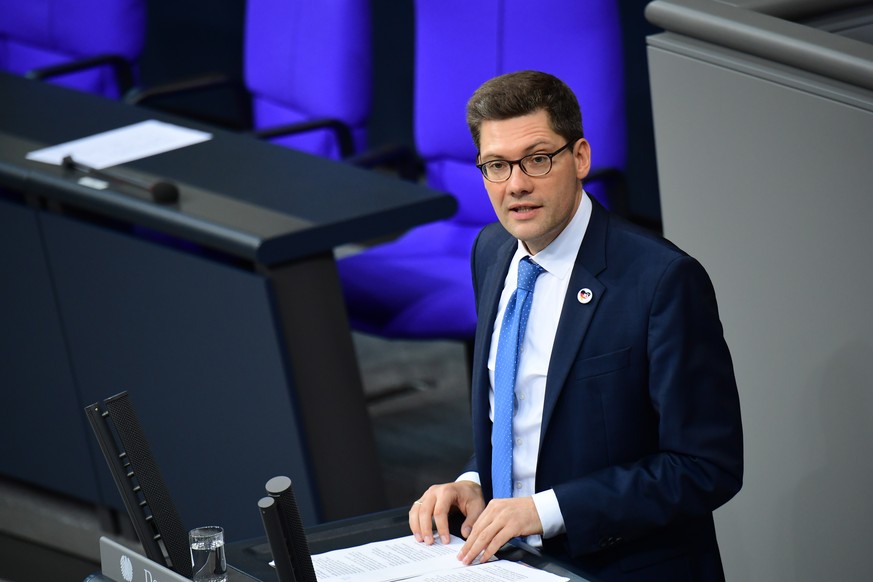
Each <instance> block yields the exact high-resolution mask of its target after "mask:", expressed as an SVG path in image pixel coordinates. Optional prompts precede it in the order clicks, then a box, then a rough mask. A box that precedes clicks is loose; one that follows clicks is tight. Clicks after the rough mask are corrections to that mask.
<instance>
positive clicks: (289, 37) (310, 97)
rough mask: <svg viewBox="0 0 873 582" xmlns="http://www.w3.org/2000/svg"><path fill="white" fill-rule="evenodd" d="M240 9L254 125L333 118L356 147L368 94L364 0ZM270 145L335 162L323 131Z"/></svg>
mask: <svg viewBox="0 0 873 582" xmlns="http://www.w3.org/2000/svg"><path fill="white" fill-rule="evenodd" d="M246 11H247V12H246V34H245V66H244V69H245V82H246V86H247V87H248V89H249V91H250V93H251V95H252V113H253V117H254V126H255V128H264V127H270V126H276V125H283V124H289V123H297V122H301V121H307V120H311V119H317V118H331V119H338V120H340V121H343V122H345V123H346V124H348V125H349V126H350V127H351V128H352V132H353V136H354V138H355V141H356V143H357V145H358V148H359V149H361V148H362V147H363V146H364V141H365V139H366V123H367V118H368V114H369V111H370V103H371V91H372V80H371V70H372V65H371V62H372V55H371V53H370V51H371V43H370V2H369V0H319V1H317V2H312V1H309V0H248V2H247V5H246ZM274 141H275V143H279V144H282V145H285V146H288V147H292V148H295V149H301V150H304V151H308V152H310V153H314V154H318V155H322V156H328V157H334V158H336V157H338V150H337V145H336V142H335V139H334V136H333V135H332V134H331V133H330V132H329V131H327V130H318V131H312V132H306V133H304V134H297V135H293V136H290V137H284V138H280V139H277V140H274Z"/></svg>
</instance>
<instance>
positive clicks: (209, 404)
mask: <svg viewBox="0 0 873 582" xmlns="http://www.w3.org/2000/svg"><path fill="white" fill-rule="evenodd" d="M41 221H42V225H43V231H44V233H45V241H46V251H47V256H48V261H49V264H50V265H51V269H52V272H53V273H54V278H55V285H56V287H57V290H58V296H59V303H60V309H61V314H62V317H63V321H64V326H65V329H66V334H67V339H68V342H69V345H70V352H71V353H70V355H71V359H72V361H73V371H74V374H75V378H76V381H77V384H78V386H79V390H80V392H81V399H82V401H83V402H95V401H98V400H101V399H103V398H106V397H108V396H110V395H112V394H115V393H117V392H120V391H122V390H127V391H128V392H129V393H130V395H131V399H132V401H133V404H134V406H135V407H136V410H137V414H138V416H139V418H140V422H141V423H142V426H143V430H144V431H145V433H146V436H147V437H148V440H149V443H150V444H151V447H152V450H153V452H154V454H155V459H156V461H157V463H158V466H159V467H160V469H161V473H162V475H163V477H164V480H165V481H166V483H167V487H168V489H169V490H170V491H171V492H172V495H173V498H174V500H175V503H176V506H177V507H178V508H179V511H180V514H181V518H182V521H183V523H184V524H185V526H186V527H189V528H190V527H195V526H198V525H204V524H212V523H217V524H220V525H222V526H224V527H225V529H226V531H227V536H228V537H229V538H231V539H239V538H243V537H248V536H252V535H258V534H260V533H261V532H262V526H261V522H260V516H259V515H258V512H257V507H256V505H255V502H256V501H257V499H258V498H259V496H261V495H262V493H261V492H262V490H263V484H264V482H265V481H266V480H267V479H269V478H270V477H272V476H274V475H277V474H287V475H292V476H295V486H296V489H297V491H298V499H299V503H300V508H301V513H302V515H303V518H304V520H306V521H307V522H308V523H315V522H316V521H317V520H316V516H317V512H316V507H317V504H316V501H315V494H314V490H313V488H312V486H311V483H310V482H309V473H310V471H309V468H308V464H307V461H306V458H305V453H304V447H303V445H302V442H301V440H302V436H301V431H300V427H299V423H298V420H297V419H298V416H297V412H296V408H295V403H294V402H293V400H292V394H293V391H294V387H293V385H292V384H291V379H290V376H289V375H288V373H287V371H286V368H285V365H284V359H283V355H282V346H281V345H280V340H279V336H278V334H277V329H276V322H275V315H274V313H273V301H272V298H271V294H270V289H269V286H268V284H267V281H266V279H265V278H264V277H262V276H260V275H257V274H254V273H252V272H250V271H246V270H243V269H238V268H235V267H234V266H231V265H228V264H223V263H221V262H216V261H213V260H209V259H208V258H206V257H203V256H198V255H197V253H196V252H195V251H193V250H192V249H191V248H188V249H184V250H182V249H176V248H173V247H172V246H165V245H163V244H159V243H154V242H150V241H149V240H147V239H143V238H137V237H134V236H131V235H129V234H126V233H124V232H116V231H113V230H111V229H107V228H103V227H99V226H95V225H91V224H87V223H83V222H80V221H76V220H72V219H69V218H66V217H63V216H58V215H52V214H43V215H42V216H41ZM140 234H141V233H140ZM80 416H82V414H81V412H80V411H79V412H78V413H77V414H76V416H75V418H76V419H77V420H78V419H79V417H80ZM92 444H93V445H94V446H92V450H93V451H94V452H95V455H97V458H100V457H99V452H98V451H97V449H96V443H92ZM104 468H105V467H101V471H100V477H101V481H100V486H101V495H102V497H103V501H104V502H105V503H107V504H110V505H114V506H115V507H118V508H122V505H121V499H120V497H119V496H118V494H117V492H116V490H115V486H114V484H113V483H112V481H111V479H110V476H109V472H108V470H102V469H104Z"/></svg>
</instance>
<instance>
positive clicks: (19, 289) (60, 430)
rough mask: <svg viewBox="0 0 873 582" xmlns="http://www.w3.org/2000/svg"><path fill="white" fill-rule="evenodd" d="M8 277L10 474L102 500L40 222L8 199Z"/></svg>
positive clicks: (2, 427)
mask: <svg viewBox="0 0 873 582" xmlns="http://www.w3.org/2000/svg"><path fill="white" fill-rule="evenodd" d="M0 274H2V284H0V330H2V333H0V354H2V358H0V361H2V363H0V385H2V398H3V410H4V413H3V417H2V418H3V421H2V422H0V459H2V464H3V472H4V473H5V474H7V475H9V476H11V477H14V478H16V479H20V480H23V481H28V482H31V483H35V484H37V485H40V486H42V487H48V488H53V487H55V486H56V484H57V482H58V477H59V475H62V476H63V479H64V482H65V492H67V493H69V494H70V495H75V496H78V497H80V498H82V499H86V500H90V501H97V499H96V497H95V477H94V471H93V469H92V463H91V458H90V455H89V453H88V450H87V446H86V445H87V444H88V440H87V436H88V435H87V434H85V431H84V428H85V423H84V422H83V421H84V420H85V419H84V418H83V416H82V414H80V412H79V410H80V407H79V403H78V399H77V396H76V390H75V386H74V384H73V379H72V376H71V373H70V364H69V358H68V356H67V353H66V347H65V345H64V338H63V332H62V330H61V325H60V321H59V319H58V310H57V306H56V303H55V297H54V293H53V290H52V285H51V276H50V274H49V271H48V268H47V266H46V262H45V257H44V255H43V249H42V241H41V238H40V231H39V224H38V221H37V215H36V213H34V211H32V210H30V209H28V208H26V207H24V206H21V205H18V204H15V203H13V202H9V201H6V200H3V199H2V198H0ZM35 425H38V426H43V427H45V430H42V431H34V430H32V427H33V426H35Z"/></svg>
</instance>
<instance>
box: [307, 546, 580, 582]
mask: <svg viewBox="0 0 873 582" xmlns="http://www.w3.org/2000/svg"><path fill="white" fill-rule="evenodd" d="M463 545H464V540H462V539H461V538H458V537H455V536H452V537H451V540H450V542H449V543H448V544H442V543H440V541H439V538H437V540H436V541H435V543H434V544H433V545H431V546H428V545H425V544H423V543H420V542H416V541H415V538H413V537H412V536H411V535H409V536H405V537H401V538H396V539H393V540H386V541H382V542H374V543H371V544H364V545H362V546H357V547H354V548H347V549H342V550H334V551H332V552H325V553H323V554H316V555H314V556H312V565H313V566H314V568H315V575H316V577H317V578H318V582H391V581H394V580H415V581H416V582H454V581H456V580H457V581H459V582H460V581H465V580H476V581H481V582H487V581H491V580H494V581H501V582H506V580H517V581H531V582H556V581H559V580H567V579H566V578H560V577H558V576H555V575H554V574H550V573H548V572H543V571H541V570H536V569H534V568H528V567H527V566H523V565H520V564H515V563H513V562H507V561H503V560H499V561H495V562H490V563H488V564H480V565H474V566H465V565H464V564H463V563H461V562H460V561H459V560H458V558H457V556H458V551H460V549H461V546H463Z"/></svg>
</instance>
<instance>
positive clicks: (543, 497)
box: [462, 475, 565, 539]
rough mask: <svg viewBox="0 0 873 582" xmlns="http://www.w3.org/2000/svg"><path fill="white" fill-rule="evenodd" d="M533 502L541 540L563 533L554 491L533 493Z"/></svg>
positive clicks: (561, 518) (561, 516)
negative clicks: (540, 526)
mask: <svg viewBox="0 0 873 582" xmlns="http://www.w3.org/2000/svg"><path fill="white" fill-rule="evenodd" d="M462 477H463V475H462ZM477 477H478V475H477ZM533 502H534V506H536V508H537V513H538V514H539V516H540V523H541V524H542V526H543V539H546V538H551V537H555V536H556V535H559V534H562V533H564V531H565V528H564V515H563V514H562V513H561V506H560V505H558V496H557V495H555V490H554V489H549V490H548V491H540V492H539V493H534V494H533Z"/></svg>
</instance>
